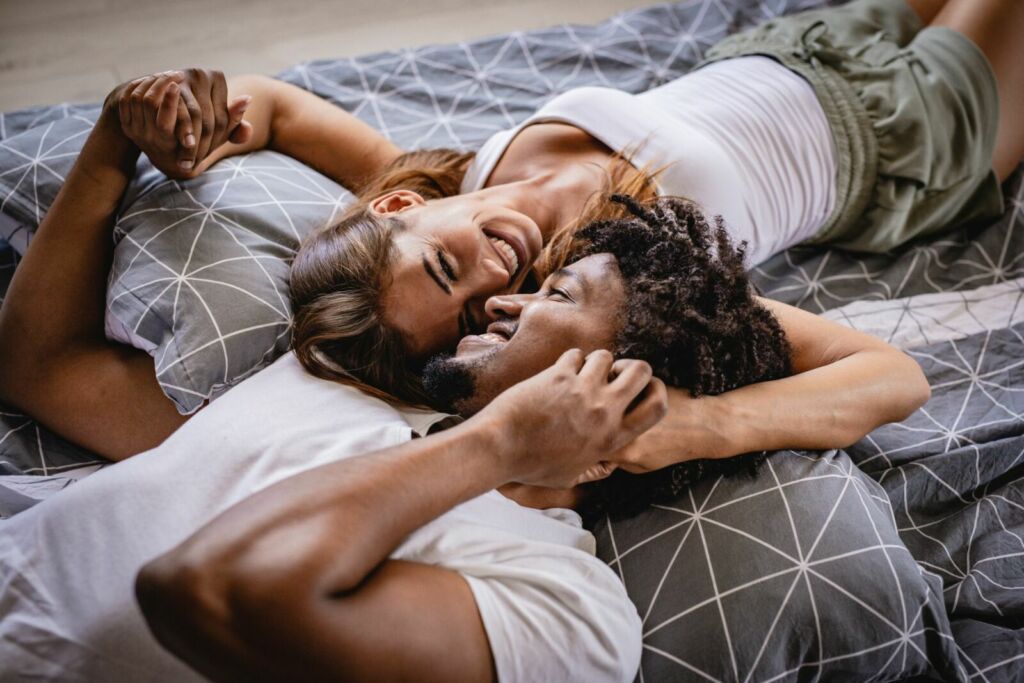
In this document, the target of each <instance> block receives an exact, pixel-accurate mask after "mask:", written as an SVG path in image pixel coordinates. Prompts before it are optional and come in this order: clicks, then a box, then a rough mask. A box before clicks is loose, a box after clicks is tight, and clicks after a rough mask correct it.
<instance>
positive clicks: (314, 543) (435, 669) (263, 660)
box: [136, 351, 664, 681]
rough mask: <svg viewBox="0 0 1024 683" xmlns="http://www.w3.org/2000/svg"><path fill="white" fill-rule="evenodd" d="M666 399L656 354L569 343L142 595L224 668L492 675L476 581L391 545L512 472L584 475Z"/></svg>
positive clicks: (206, 667)
mask: <svg viewBox="0 0 1024 683" xmlns="http://www.w3.org/2000/svg"><path fill="white" fill-rule="evenodd" d="M645 388H646V391H645ZM642 392H643V393H642ZM641 393H642V397H641V398H640V399H639V400H637V397H638V396H639V395H641ZM634 403H635V405H632V404H634ZM663 412H664V387H663V386H662V385H661V384H660V383H658V382H657V381H656V380H651V373H650V368H649V367H648V366H647V365H646V364H643V363H637V362H631V361H619V362H617V363H615V364H614V365H613V363H612V359H611V355H610V354H609V353H607V352H603V351H602V352H596V353H594V354H591V355H590V356H589V357H588V358H587V359H586V361H584V359H583V357H582V354H581V353H580V352H578V351H573V352H569V353H567V354H565V355H564V356H563V357H562V358H561V359H560V360H559V361H558V363H556V364H555V366H553V367H552V368H550V369H549V370H547V371H545V372H543V373H541V374H540V375H537V376H536V377H534V378H532V379H530V380H527V381H526V382H523V383H521V384H519V385H516V386H515V387H513V388H512V389H510V390H509V391H506V392H505V393H504V394H502V395H501V396H500V397H499V398H498V399H496V400H495V401H494V402H493V403H492V404H491V405H490V406H488V408H486V409H485V410H484V411H483V412H481V413H480V414H478V415H477V416H475V417H473V418H471V419H470V420H468V421H467V422H465V423H463V424H462V425H460V426H459V427H456V428H454V429H452V430H449V431H447V432H444V433H441V434H437V435H433V436H430V437H427V438H425V439H417V440H414V441H412V442H409V443H407V444H404V445H402V446H398V447H395V448H391V449H388V450H385V451H381V452H379V453H376V454H372V455H368V456H362V457H359V458H353V459H350V460H346V461H343V462H339V463H334V464H331V465H327V466H324V467H320V468H317V469H314V470H311V471H309V472H306V473H303V474H299V475H296V476H295V477H292V478H290V479H288V480H285V481H283V482H280V483H278V484H276V485H274V486H272V487H269V488H267V489H265V490H264V491H262V492H260V493H257V494H256V495H254V496H252V497H251V498H249V499H247V500H245V501H243V502H241V503H240V504H238V505H236V506H235V507H233V508H231V509H229V510H228V511H227V512H225V513H224V514H223V515H221V516H220V517H218V518H216V519H215V520H213V522H211V523H210V524H209V525H207V526H206V527H204V528H203V529H202V530H200V531H199V532H198V533H197V534H195V535H194V536H193V537H192V538H190V539H189V540H187V541H186V542H185V543H184V544H182V545H181V546H179V547H178V548H176V549H174V550H172V551H171V552H170V553H168V554H166V555H164V556H162V557H160V558H157V559H156V560H155V561H153V562H152V563H150V564H149V565H147V566H146V567H144V568H143V570H142V571H141V572H140V574H139V577H138V580H137V583H136V592H137V595H138V598H139V604H140V606H141V608H142V611H143V614H144V615H145V617H146V619H147V621H148V622H149V624H150V627H151V629H152V630H153V633H154V635H155V636H156V637H157V639H158V640H159V641H160V642H161V643H162V644H163V645H164V646H165V647H167V648H168V649H169V650H171V651H172V652H173V653H175V654H176V655H178V656H179V657H181V658H182V659H184V660H185V661H186V662H188V663H189V664H190V665H192V666H193V667H194V668H196V669H197V670H198V671H200V672H201V673H202V674H204V675H206V676H208V677H210V678H213V679H215V680H276V679H285V678H289V677H291V678H293V677H294V676H295V672H296V671H298V670H300V667H301V671H302V678H303V679H304V680H320V679H324V680H328V679H330V680H360V681H365V680H398V679H408V678H412V679H416V680H427V681H430V680H437V681H460V680H466V681H477V680H489V679H491V678H492V677H493V671H492V666H493V665H492V663H491V651H490V647H489V645H488V643H487V638H486V634H485V633H484V631H483V626H482V623H481V621H480V617H479V614H478V613H477V610H476V605H475V602H474V601H473V598H472V594H471V593H470V591H469V587H468V585H467V584H466V583H465V581H464V580H463V579H462V578H461V577H460V576H459V575H458V574H455V573H453V572H450V571H448V570H445V569H443V568H439V567H430V566H425V565H420V564H415V563H409V562H399V561H391V560H388V559H387V558H388V556H389V555H390V554H391V553H392V552H393V551H394V549H395V548H396V547H397V546H398V545H399V544H400V543H401V542H402V540H403V539H405V538H406V537H407V536H408V535H409V534H410V533H412V532H413V531H414V530H416V529H417V528H419V527H421V526H423V525H424V524H426V523H427V522H429V521H430V520H432V519H434V518H436V517H438V516H440V515H441V514H443V513H444V512H446V511H447V510H449V509H451V508H452V507H454V506H455V505H458V504H459V503H461V502H463V501H465V500H468V499H470V498H473V497H475V496H478V495H480V494H482V493H484V492H486V491H489V490H491V489H493V488H496V487H498V486H500V485H501V484H504V483H506V482H508V481H521V482H525V483H534V484H539V485H547V486H567V485H571V484H572V483H574V482H575V481H576V479H577V477H578V475H579V473H580V472H582V471H583V470H585V469H586V468H587V467H590V466H592V465H594V464H595V463H597V462H599V461H601V460H604V459H606V457H607V456H608V455H609V454H610V453H612V452H614V451H615V450H618V449H619V448H621V447H622V446H623V445H624V444H625V443H627V442H628V441H629V440H632V439H633V438H635V436H636V435H637V434H639V433H640V432H642V431H644V430H645V429H647V428H648V427H649V426H650V425H652V424H653V423H654V422H656V421H657V420H658V419H660V417H661V415H663Z"/></svg>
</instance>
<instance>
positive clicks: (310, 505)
mask: <svg viewBox="0 0 1024 683" xmlns="http://www.w3.org/2000/svg"><path fill="white" fill-rule="evenodd" d="M499 450H500V444H498V443H496V439H495V436H494V435H493V433H492V432H491V430H488V429H484V428H481V427H478V426H477V425H476V424H474V423H472V422H468V423H465V424H463V425H461V426H459V427H456V428H455V429H452V430H449V431H447V432H443V433H441V434H437V435H434V436H431V437H429V438H426V439H416V440H413V441H411V442H409V443H407V444H403V445H401V446H397V447H394V448H390V449H387V450H384V451H380V452H378V453H373V454H370V455H366V456H361V457H357V458H351V459H348V460H344V461H341V462H337V463H333V464H331V465H325V466H322V467H318V468H316V469H313V470H310V471H308V472H305V473H303V474H300V475H297V476H295V477H292V478H290V479H287V480H285V481H283V482H281V483H279V484H276V485H274V486H271V487H270V488H268V489H266V490H264V491H261V492H259V493H257V494H255V495H253V496H252V497H250V498H248V499H246V500H245V501H243V502H241V503H239V504H238V505H236V506H235V507H233V508H231V509H230V510H228V511H227V512H226V513H224V514H223V515H221V516H220V517H218V518H217V519H215V520H214V521H213V522H212V523H210V524H209V525H207V526H206V527H205V528H203V529H202V530H200V531H199V532H198V533H197V534H196V535H194V536H193V537H192V538H191V539H189V540H188V541H187V542H186V543H185V544H183V545H182V546H180V547H179V548H178V549H177V550H175V551H173V552H172V553H171V554H169V555H168V556H165V558H164V560H163V561H162V562H160V561H158V563H157V564H156V565H155V566H153V567H151V569H153V570H154V571H155V572H156V573H161V572H162V573H163V574H164V575H165V576H166V575H168V574H174V573H178V572H181V571H183V570H184V571H185V572H186V573H187V572H188V571H189V568H194V567H203V572H204V574H206V575H208V576H209V578H210V579H211V580H214V581H220V580H222V579H223V578H224V577H230V580H232V581H238V582H244V583H246V584H247V585H249V587H250V589H252V586H253V585H258V586H261V588H256V589H253V590H267V591H278V590H296V589H297V590H301V591H311V592H313V593H316V594H318V595H320V596H323V595H328V594H332V593H338V592H344V591H346V590H350V589H352V588H353V587H355V586H356V585H358V584H359V583H360V582H361V581H362V580H363V579H364V578H365V577H366V576H367V574H369V573H370V572H371V571H372V570H373V569H374V568H375V567H376V566H377V565H379V564H380V562H381V561H383V560H384V559H385V558H387V556H388V555H389V554H390V553H391V552H392V551H393V550H394V549H395V547H397V546H398V544H399V543H401V541H402V540H403V539H404V538H405V537H406V536H408V535H409V534H410V533H412V532H413V531H414V530H416V529H417V528H419V527H421V526H423V525H424V524H426V523H427V522H429V521H430V520H432V519H435V518H436V517H438V516H440V515H441V514H443V513H444V512H446V511H447V510H449V509H451V508H452V507H454V506H455V505H458V504H459V503H461V502H463V501H465V500H468V499H469V498H472V497H475V496H477V495H480V494H482V493H484V492H486V491H489V490H491V489H493V488H495V487H497V486H499V485H501V484H503V483H505V481H506V480H507V479H506V476H505V474H504V473H503V472H502V468H501V467H500V466H499V464H500V461H499V460H498V459H497V458H498V455H497V454H498V452H499ZM295 558H302V562H301V563H296V562H295V561H294V559H295ZM274 568H277V569H280V571H281V572H285V573H286V574H287V576H283V575H281V574H280V573H278V572H277V570H276V569H274Z"/></svg>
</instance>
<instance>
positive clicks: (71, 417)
mask: <svg viewBox="0 0 1024 683" xmlns="http://www.w3.org/2000/svg"><path fill="white" fill-rule="evenodd" d="M149 85H150V86H151V88H159V90H158V91H157V93H155V94H159V95H160V98H161V99H163V98H164V97H166V98H167V99H170V98H171V97H172V96H173V98H175V99H176V98H177V84H176V83H174V82H173V81H172V79H170V78H163V79H160V80H159V82H157V80H155V79H154V80H153V81H151V82H150V83H149ZM119 94H122V93H121V92H120V90H115V93H112V95H111V97H110V98H108V102H107V104H106V105H105V106H104V109H103V112H102V113H101V115H100V118H99V120H98V121H97V123H96V126H95V128H94V129H93V131H92V133H91V134H90V135H89V138H88V140H87V141H86V143H85V146H84V147H83V148H82V152H81V154H80V155H79V157H78V160H77V161H76V162H75V165H74V166H73V167H72V169H71V172H70V173H69V174H68V177H67V180H66V181H65V183H64V185H63V187H62V188H61V190H60V192H59V193H58V194H57V197H56V199H54V202H53V205H52V206H51V207H50V210H49V211H48V212H47V213H46V216H45V217H44V218H43V220H42V222H41V223H40V225H39V229H38V230H37V232H36V234H35V236H34V237H33V238H32V243H31V245H30V246H29V249H28V252H27V253H26V254H25V258H24V260H23V261H22V262H21V264H20V265H19V266H18V269H17V270H16V271H15V273H14V278H13V280H12V281H11V286H10V289H9V290H8V293H7V297H6V298H5V300H4V302H3V307H2V308H0V349H2V351H0V400H3V401H4V402H5V403H7V404H9V405H12V406H14V407H16V408H18V409H20V410H23V411H25V412H26V413H28V414H30V415H32V416H33V417H34V418H36V419H37V420H39V421H40V422H41V423H43V424H45V425H46V426H47V427H49V428H50V429H52V430H53V431H55V432H57V433H58V434H60V435H61V436H63V437H65V438H67V439H69V440H71V441H74V442H75V443H78V444H79V445H82V446H85V447H86V448H89V449H91V450H93V451H95V452H97V453H100V454H102V455H105V456H107V457H109V458H112V459H115V460H116V459H121V458H124V457H127V456H129V455H132V454H134V453H139V452H140V451H143V450H146V449H148V448H152V447H153V446H156V445H157V444H159V443H160V442H161V441H162V440H163V439H164V438H166V437H167V436H168V435H169V434H170V433H171V432H172V431H174V430H175V429H177V427H178V426H179V425H181V424H182V423H183V422H184V421H185V419H186V418H185V416H182V415H179V414H178V412H177V410H176V409H175V408H174V405H173V404H172V403H171V401H170V400H169V399H168V398H167V397H166V396H165V395H164V393H163V391H162V390H161V389H160V386H159V384H158V382H157V380H156V375H155V373H154V372H153V359H152V358H150V357H149V355H148V354H146V353H145V352H143V351H140V350H138V349H133V348H131V347H128V346H125V345H122V344H116V343H112V342H109V341H107V339H106V337H105V334H104V327H103V321H104V315H105V307H106V304H105V296H106V291H107V274H108V272H109V270H110V262H111V259H112V254H113V241H112V240H111V236H110V235H111V230H112V228H113V224H114V215H115V213H116V211H117V206H118V203H119V202H120V200H121V195H122V194H123V193H124V191H125V188H126V187H127V185H128V181H129V180H130V179H131V177H132V174H133V173H134V171H135V162H136V161H137V159H138V155H139V150H138V148H137V147H136V146H135V145H134V144H132V142H131V141H130V140H128V139H127V138H126V137H125V135H124V132H123V131H122V129H121V125H120V122H119V119H118V109H117V102H116V100H117V95H119Z"/></svg>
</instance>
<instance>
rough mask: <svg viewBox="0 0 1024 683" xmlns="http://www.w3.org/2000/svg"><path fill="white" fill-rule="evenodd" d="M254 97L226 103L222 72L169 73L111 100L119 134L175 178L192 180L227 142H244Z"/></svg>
mask: <svg viewBox="0 0 1024 683" xmlns="http://www.w3.org/2000/svg"><path fill="white" fill-rule="evenodd" d="M250 101H251V98H249V97H248V96H242V97H237V98H235V99H233V100H232V101H231V102H230V104H229V103H228V102H227V86H226V85H225V82H224V75H223V74H222V73H220V72H219V71H205V70H202V69H188V70H187V71H165V72H163V73H158V74H153V75H151V76H144V77H142V78H137V79H135V80H133V81H129V82H127V83H123V84H122V85H119V86H118V87H117V88H115V89H114V90H113V91H112V92H111V93H110V95H109V96H108V97H107V101H106V103H105V107H106V109H107V110H116V112H117V118H118V120H119V121H120V125H121V130H122V132H123V133H124V134H125V136H127V137H128V138H129V139H130V140H131V141H132V142H134V143H135V145H136V146H138V147H139V149H140V150H142V151H143V152H144V153H145V154H146V156H147V157H149V159H150V161H151V162H152V163H153V165H154V166H155V167H156V168H157V169H159V170H160V171H162V172H163V173H164V174H165V175H167V176H168V177H171V178H177V179H186V178H192V177H195V176H196V175H199V173H200V172H201V171H202V170H203V168H204V167H203V166H202V162H203V160H204V159H206V158H207V157H208V156H209V154H210V152H212V151H213V150H215V149H217V148H218V147H220V146H221V145H223V144H224V143H225V142H228V141H231V142H236V143H244V142H245V141H247V140H248V139H249V138H250V137H251V136H252V126H250V125H249V124H248V123H246V122H245V121H243V120H242V117H243V115H244V114H245V110H246V108H247V107H248V106H249V102H250Z"/></svg>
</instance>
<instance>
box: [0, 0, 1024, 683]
mask: <svg viewBox="0 0 1024 683" xmlns="http://www.w3.org/2000/svg"><path fill="white" fill-rule="evenodd" d="M827 4H838V3H835V2H823V1H821V0H761V1H757V2H746V3H736V2H729V1H726V0H687V1H684V2H679V3H676V4H666V5H658V6H654V7H651V8H647V9H643V10H636V11H630V12H625V13H622V14H620V15H617V16H615V17H613V18H612V19H610V20H608V21H606V22H604V23H602V24H599V25H597V26H592V27H582V26H562V27H556V28H551V29H545V30H539V31H531V32H528V33H512V34H508V35H505V36H498V37H495V38H490V39H485V40H482V41H477V42H474V43H468V44H460V45H452V46H434V47H425V48H420V49H415V50H400V51H395V52H387V53H380V54H376V55H370V56H367V57H359V58H353V59H342V60H324V61H317V62H311V63H307V64H301V65H298V66H296V67H294V68H292V69H289V70H287V71H285V72H283V73H282V74H280V77H281V78H283V79H284V80H287V81H289V82H292V83H295V84H297V85H299V86H301V87H304V88H306V89H309V90H312V91H313V92H316V93H317V94H319V95H321V96H323V97H325V98H327V99H329V100H331V101H333V102H335V103H336V104H339V105H340V106H343V107H345V108H346V109H348V110H349V111H353V112H354V113H356V114H357V115H358V116H360V117H361V118H363V119H364V120H366V121H367V122H368V123H370V124H371V125H374V126H375V127H377V128H378V129H379V130H382V131H383V132H384V133H385V134H387V135H389V136H390V137H391V138H392V139H393V140H394V141H395V142H396V143H398V144H399V145H401V146H404V147H422V146H442V145H444V146H454V147H460V148H474V147H476V146H478V145H479V144H480V143H481V142H482V141H483V140H485V139H486V138H487V137H488V136H489V135H490V134H491V133H493V132H495V131H497V130H501V129H504V128H506V127H509V126H511V125H513V124H515V123H516V122H517V121H520V120H522V119H523V118H525V117H526V116H528V115H529V114H530V113H532V112H533V111H534V110H536V109H537V108H538V107H539V106H540V105H541V104H543V102H545V101H546V100H547V99H549V98H550V97H552V96H554V95H556V94H558V93H560V92H562V91H564V90H566V89H569V88H572V87H578V86H582V85H608V86H613V87H617V88H621V89H625V90H628V91H631V92H639V91H643V90H646V89H649V88H651V87H654V86H656V85H658V84H660V83H663V82H665V81H667V80H670V79H671V78H673V77H675V76H678V75H680V74H682V73H685V71H686V70H687V69H688V68H689V67H690V66H691V65H692V64H693V63H694V62H696V61H697V60H698V59H699V57H700V55H701V54H702V53H703V51H704V50H706V49H707V48H708V47H710V46H711V45H712V44H714V42H716V41H717V40H718V39H719V38H721V37H722V36H724V35H726V34H727V33H730V32H733V31H735V30H739V29H742V28H744V27H746V26H749V25H751V24H753V23H757V22H760V21H763V20H765V19H767V18H769V17H771V16H773V15H776V14H784V13H790V12H794V11H799V10H801V9H806V8H810V7H818V6H823V5H827ZM737 5H739V6H737ZM97 111H98V108H97V106H96V105H58V106H53V107H37V108H33V109H26V110H21V111H18V112H11V113H3V114H0V145H2V144H3V142H2V141H3V140H4V139H6V138H8V137H10V136H12V135H16V134H17V133H19V132H22V131H25V130H28V129H29V128H32V127H35V126H40V125H45V124H47V123H49V122H52V121H55V120H59V119H62V118H66V117H68V116H80V117H85V118H88V119H94V118H95V116H96V113H97ZM42 152H43V150H41V154H40V157H41V156H44V155H43V154H42ZM69 165H70V162H69V161H68V160H67V159H55V160H53V161H52V162H49V163H48V162H47V161H46V160H45V159H41V158H37V159H27V160H26V163H25V166H24V168H23V169H20V170H19V171H18V173H22V174H23V175H22V178H21V180H20V181H19V182H28V183H31V182H32V178H33V174H35V173H49V172H53V173H58V174H59V173H60V172H61V170H60V169H66V168H67V166H69ZM1006 190H1007V192H1006V195H1007V200H1008V211H1007V214H1006V215H1005V216H1004V217H1003V218H1002V219H1001V220H999V221H997V222H995V223H993V224H991V225H988V226H979V227H975V228H973V229H971V230H961V231H958V232H954V233H951V234H948V235H944V236H942V237H940V238H939V239H936V240H933V241H930V242H926V243H921V244H915V245H911V246H910V247H908V248H906V249H903V250H901V251H900V252H899V253H895V254H890V255H883V256H869V257H862V256H858V255H853V254H849V253H844V252H840V251H835V250H820V249H808V248H800V247H797V248H794V249H791V250H789V251H788V252H786V253H784V254H780V255H778V256H777V257H775V258H773V259H772V260H771V261H769V262H768V263H766V264H764V265H762V266H761V267H759V268H757V270H756V271H755V273H754V279H755V281H756V283H757V285H758V286H759V287H760V288H761V289H762V291H763V292H764V293H765V295H767V296H769V297H772V298H776V299H779V300H781V301H785V302H787V303H791V304H794V305H796V306H799V307H801V308H804V309H806V310H809V311H812V312H815V313H821V312H825V311H830V313H829V314H828V315H829V316H830V317H833V319H836V320H840V321H841V322H845V323H847V324H851V325H853V326H854V327H858V328H860V329H869V330H870V331H872V332H874V333H876V334H880V335H881V336H883V337H888V338H890V339H891V340H893V341H894V342H896V343H899V344H903V345H906V346H909V347H911V348H910V352H911V354H912V355H914V356H915V357H916V358H917V359H918V360H919V361H920V362H921V364H922V366H923V367H924V368H925V370H926V372H927V373H928V376H929V378H930V381H931V383H932V387H933V398H932V400H931V401H930V402H929V403H928V404H927V405H926V406H924V407H923V408H922V409H921V410H919V411H918V412H917V413H915V414H914V415H913V416H911V417H910V418H909V419H908V420H906V421H904V422H903V423H901V424H898V425H889V426H886V427H883V428H881V429H879V430H876V431H875V432H874V433H872V434H871V435H869V436H868V437H866V438H865V439H863V440H862V441H861V442H859V443H857V444H855V445H854V446H853V447H851V448H850V449H848V451H847V452H848V453H849V455H850V456H851V458H853V460H854V461H855V462H856V463H857V464H858V465H859V466H860V467H861V468H862V469H863V470H865V471H866V472H867V473H868V474H870V475H871V476H872V477H873V478H875V479H876V480H877V481H878V482H879V483H881V484H882V486H883V487H884V488H885V490H886V492H887V493H888V495H889V497H890V500H891V502H892V504H893V509H894V512H895V515H896V520H897V525H898V528H899V532H900V536H901V538H902V540H903V541H904V542H905V543H906V545H907V546H908V548H909V549H910V550H911V552H912V553H913V554H914V557H915V558H916V559H917V561H918V562H919V563H920V565H921V566H922V567H924V568H925V569H927V570H928V571H930V572H932V573H934V574H936V575H938V576H940V577H941V578H942V580H943V586H944V591H945V598H946V604H947V608H948V610H949V613H950V619H951V624H952V627H953V631H954V634H955V636H956V640H957V646H958V651H959V652H960V655H961V658H962V662H963V665H964V668H965V669H966V671H967V675H968V677H969V678H970V680H976V681H1015V680H1024V324H1022V323H1021V321H1020V318H1021V316H1022V315H1024V300H1022V299H1024V217H1022V213H1024V184H1022V182H1021V172H1020V169H1018V173H1017V174H1016V176H1015V178H1014V179H1012V180H1011V181H1010V182H1009V183H1008V185H1007V187H1006ZM4 201H5V200H4V198H0V202H4ZM0 206H2V204H0ZM37 209H38V210H39V212H40V213H42V212H45V209H46V204H45V202H44V201H42V200H41V204H40V205H39V206H38V207H37ZM17 262H18V256H17V253H16V252H15V251H14V250H13V249H12V248H11V247H10V246H9V245H7V244H6V242H5V241H2V240H0V297H2V296H3V295H4V294H5V293H6V290H7V286H8V283H9V280H10V277H11V275H12V274H13V272H14V268H15V267H16V265H17ZM986 288H989V289H986ZM991 288H995V289H991ZM931 295H940V297H939V298H938V299H936V298H935V297H933V296H931ZM942 295H944V296H945V298H942ZM996 296H998V297H1000V298H999V305H998V306H992V305H991V304H989V305H988V306H987V309H988V310H982V309H986V303H987V302H991V301H992V300H993V297H996ZM957 297H959V300H958V299H957ZM908 339H910V340H911V341H907V340H908ZM0 352H2V351H0ZM98 461H99V460H98V459H97V458H96V457H95V456H93V455H91V454H89V453H86V452H84V451H82V450H81V449H78V448H77V447H75V446H73V445H72V444H70V443H68V442H66V441H64V440H63V439H61V438H59V437H57V436H55V435H53V434H52V433H50V432H49V431H47V430H46V429H45V428H44V427H42V426H41V425H39V424H38V423H36V422H35V421H33V420H31V419H30V418H28V417H26V416H24V415H21V414H19V413H17V412H15V411H10V410H7V409H4V408H3V407H0V474H10V475H15V474H40V475H49V476H52V475H54V474H59V473H60V472H61V471H62V470H72V469H75V468H78V467H81V466H83V465H87V464H94V463H96V462H98ZM0 481H2V479H0ZM662 540H663V539H662ZM650 542H651V543H658V542H661V541H659V539H651V541H650ZM668 556H670V555H666V557H668ZM668 569H669V567H666V572H667V571H668ZM640 609H641V613H643V609H644V606H640ZM659 656H660V655H658V654H657V653H655V652H653V651H651V650H647V651H645V655H644V657H645V666H646V663H647V662H648V661H650V658H657V657H659Z"/></svg>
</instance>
